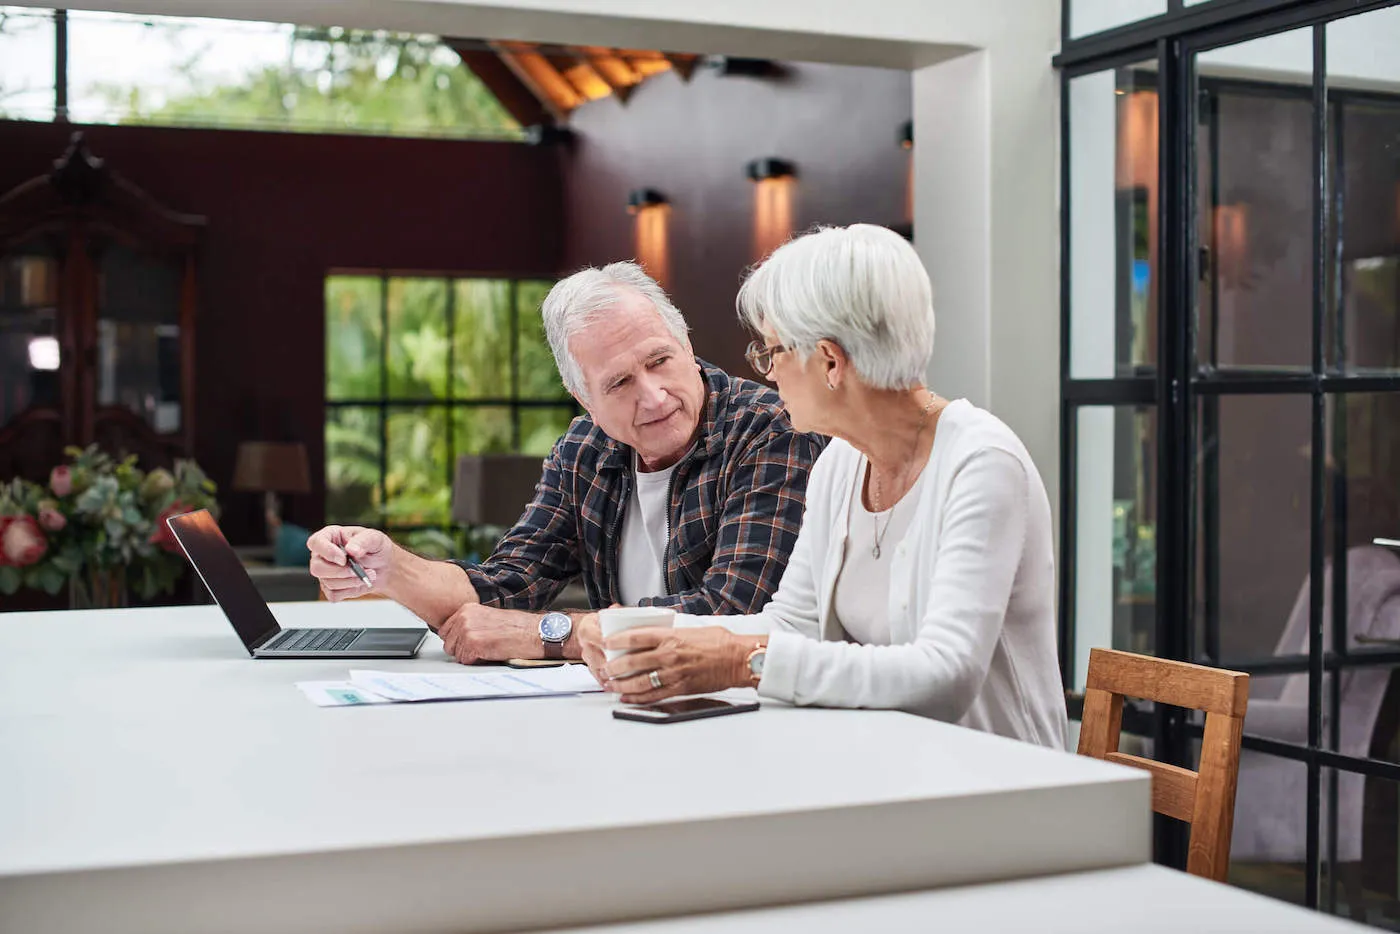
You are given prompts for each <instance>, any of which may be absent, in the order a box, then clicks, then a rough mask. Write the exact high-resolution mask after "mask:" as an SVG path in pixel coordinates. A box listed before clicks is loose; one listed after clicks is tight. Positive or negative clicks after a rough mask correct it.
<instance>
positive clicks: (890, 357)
mask: <svg viewBox="0 0 1400 934" xmlns="http://www.w3.org/2000/svg"><path fill="white" fill-rule="evenodd" d="M738 305H739V317H740V319H741V320H743V322H744V323H745V324H747V325H748V326H749V327H750V328H752V329H753V330H754V331H759V330H761V329H762V328H764V327H768V328H771V329H772V330H773V332H774V334H775V335H776V336H777V338H778V340H779V341H780V342H782V343H783V344H785V345H787V346H788V347H790V348H791V349H792V351H793V352H794V353H795V354H796V355H797V358H798V359H799V360H802V361H804V362H805V361H806V359H807V357H809V356H810V355H811V354H812V353H813V351H815V350H816V347H817V341H820V340H824V339H825V340H830V341H834V342H835V343H837V344H839V345H841V348H842V349H843V350H845V352H846V355H847V356H848V357H850V360H851V365H852V366H853V367H855V371H856V373H857V374H859V376H860V378H861V379H862V380H863V381H864V382H865V383H866V384H867V385H869V386H872V387H874V388H877V389H907V388H909V387H911V386H917V385H919V384H921V383H923V381H924V379H925V375H924V374H925V371H926V370H927V368H928V363H929V359H930V358H931V357H932V356H933V330H934V323H933V286H932V285H931V284H930V283H929V278H928V272H927V271H925V269H924V264H923V263H922V262H921V261H920V259H919V254H917V253H915V252H914V248H913V247H912V246H911V245H910V244H909V242H908V241H907V240H905V239H904V238H903V237H901V236H900V235H899V234H897V233H895V232H894V231H892V230H887V229H885V228H884V227H876V226H874V225H873V224H853V225H851V226H850V227H821V228H818V229H816V230H814V231H812V232H811V233H808V234H805V235H803V236H800V237H797V238H796V239H794V240H790V241H788V242H787V243H785V244H783V245H782V246H781V247H779V248H778V249H777V250H775V251H774V252H773V255H771V256H769V257H768V259H767V260H765V261H764V262H763V263H761V264H760V265H759V266H758V267H757V268H756V269H754V270H753V272H752V273H750V275H749V277H748V279H747V280H746V281H745V282H744V284H743V286H742V287H741V288H740V289H739V301H738Z"/></svg>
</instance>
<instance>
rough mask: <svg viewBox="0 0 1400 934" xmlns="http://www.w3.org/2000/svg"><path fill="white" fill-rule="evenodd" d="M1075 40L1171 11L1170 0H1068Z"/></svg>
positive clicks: (1071, 32)
mask: <svg viewBox="0 0 1400 934" xmlns="http://www.w3.org/2000/svg"><path fill="white" fill-rule="evenodd" d="M1065 2H1066V3H1068V4H1069V35H1070V38H1071V39H1078V38H1079V37H1080V36H1087V35H1090V34H1092V33H1096V32H1103V31H1104V30H1105V29H1112V28H1114V27H1115V26H1126V25H1127V24H1128V23H1136V22H1138V21H1139V20H1144V19H1147V18H1148V17H1152V16H1160V15H1161V14H1163V13H1165V12H1167V0H1065Z"/></svg>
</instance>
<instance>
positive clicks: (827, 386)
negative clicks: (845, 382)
mask: <svg viewBox="0 0 1400 934" xmlns="http://www.w3.org/2000/svg"><path fill="white" fill-rule="evenodd" d="M826 388H827V389H830V390H831V391H832V392H835V391H836V387H835V386H834V385H832V383H831V380H827V381H826Z"/></svg>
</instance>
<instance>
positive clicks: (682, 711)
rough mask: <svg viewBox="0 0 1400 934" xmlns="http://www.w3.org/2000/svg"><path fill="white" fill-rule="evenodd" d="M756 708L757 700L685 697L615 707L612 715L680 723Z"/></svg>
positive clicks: (629, 718) (639, 719)
mask: <svg viewBox="0 0 1400 934" xmlns="http://www.w3.org/2000/svg"><path fill="white" fill-rule="evenodd" d="M757 709H758V701H745V702H743V703H740V704H736V703H733V702H732V701H723V700H720V699H719V698H717V697H687V698H684V699H682V700H673V701H662V702H661V703H659V704H644V705H642V706H640V707H617V708H614V710H613V712H612V715H613V717H615V718H616V719H618V720H636V721H638V722H640V723H680V722H681V721H682V720H701V719H704V718H705V717H723V716H727V715H729V714H731V713H748V712H749V711H751V710H757Z"/></svg>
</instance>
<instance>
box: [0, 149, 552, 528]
mask: <svg viewBox="0 0 1400 934" xmlns="http://www.w3.org/2000/svg"><path fill="white" fill-rule="evenodd" d="M71 129H72V128H70V127H64V126H57V125H54V124H38V123H15V122H0V192H4V191H8V190H9V189H10V188H12V187H13V186H15V185H17V184H19V183H20V182H22V181H24V180H26V179H28V178H31V177H33V176H35V175H39V174H41V173H43V172H45V171H47V170H48V168H49V167H50V165H51V163H52V160H53V159H54V158H55V157H56V156H58V155H59V154H60V153H61V152H62V150H63V148H64V146H65V144H66V143H67V139H68V134H69V132H70V130H71ZM82 129H84V131H85V132H86V133H87V134H88V141H89V144H90V146H91V148H92V150H93V152H94V153H95V154H96V155H98V156H100V157H102V158H105V159H106V160H108V165H110V166H111V167H112V168H113V169H115V170H116V171H118V172H120V173H122V174H124V175H126V176H127V177H128V178H130V179H131V180H132V181H134V182H135V183H136V184H137V185H139V186H141V187H142V188H144V189H146V190H147V191H148V192H150V193H151V194H152V195H153V196H155V197H156V198H157V199H158V200H160V201H162V202H163V203H165V204H166V205H168V206H170V207H171V208H174V209H176V210H179V211H185V212H189V213H195V214H202V215H204V216H205V217H207V218H208V221H209V229H208V235H207V239H206V241H205V244H204V247H203V252H202V259H201V296H200V302H201V304H200V310H199V317H198V333H197V389H196V392H197V396H196V413H195V414H196V419H197V421H196V435H197V437H196V444H195V456H196V458H197V459H198V460H199V462H200V464H201V465H203V466H204V467H205V469H206V470H208V471H209V473H210V474H211V475H212V476H213V477H214V479H215V480H216V481H217V482H218V483H219V485H220V487H221V488H222V489H223V491H224V495H223V496H222V497H221V498H222V499H224V501H225V502H226V503H228V505H229V509H228V512H227V515H226V523H225V524H226V525H227V527H228V533H229V535H230V537H231V538H232V539H234V540H235V541H240V540H242V541H246V540H250V539H251V538H252V537H253V536H254V535H255V534H256V533H255V532H254V529H255V528H256V525H255V522H256V521H257V509H256V506H255V505H254V504H252V503H243V502H242V500H251V499H252V497H250V496H247V495H244V496H240V497H237V498H235V497H232V496H230V495H229V494H228V482H229V480H230V477H231V475H232V471H233V460H234V453H235V451H236V449H237V446H238V442H239V440H241V439H244V438H249V437H255V436H258V435H262V436H265V437H280V438H286V439H298V440H304V441H305V442H306V443H307V445H308V447H309V450H310V452H311V472H312V477H313V478H317V479H315V480H313V482H319V478H320V477H322V476H324V470H323V463H322V432H323V430H324V413H323V407H322V400H323V399H324V393H325V363H324V347H325V333H324V321H323V297H322V296H323V288H322V283H323V281H324V278H325V275H326V273H327V271H329V270H333V269H337V268H390V269H402V270H431V271H459V272H467V273H486V274H501V275H534V276H538V275H545V276H548V275H552V274H554V273H555V272H557V271H558V269H559V268H560V258H561V250H562V241H561V231H562V228H563V224H562V214H561V203H562V197H563V196H562V188H561V176H560V171H559V168H558V160H557V158H556V157H555V155H554V154H553V153H551V152H549V151H546V150H542V149H538V148H533V147H529V146H526V145H523V144H514V143H494V142H461V141H444V140H413V139H378V138H370V137H353V136H344V137H340V136H317V135H300V134H274V133H255V132H233V131H217V130H182V129H167V128H148V127H84V128H82ZM244 506H248V507H249V508H243V507H244ZM288 513H289V517H290V518H293V519H295V520H296V521H299V522H302V523H306V524H311V525H313V527H314V525H315V524H319V522H320V520H321V515H322V497H321V494H320V492H319V491H317V492H316V493H313V494H312V495H310V496H304V497H293V498H292V500H291V501H289V503H288Z"/></svg>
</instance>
